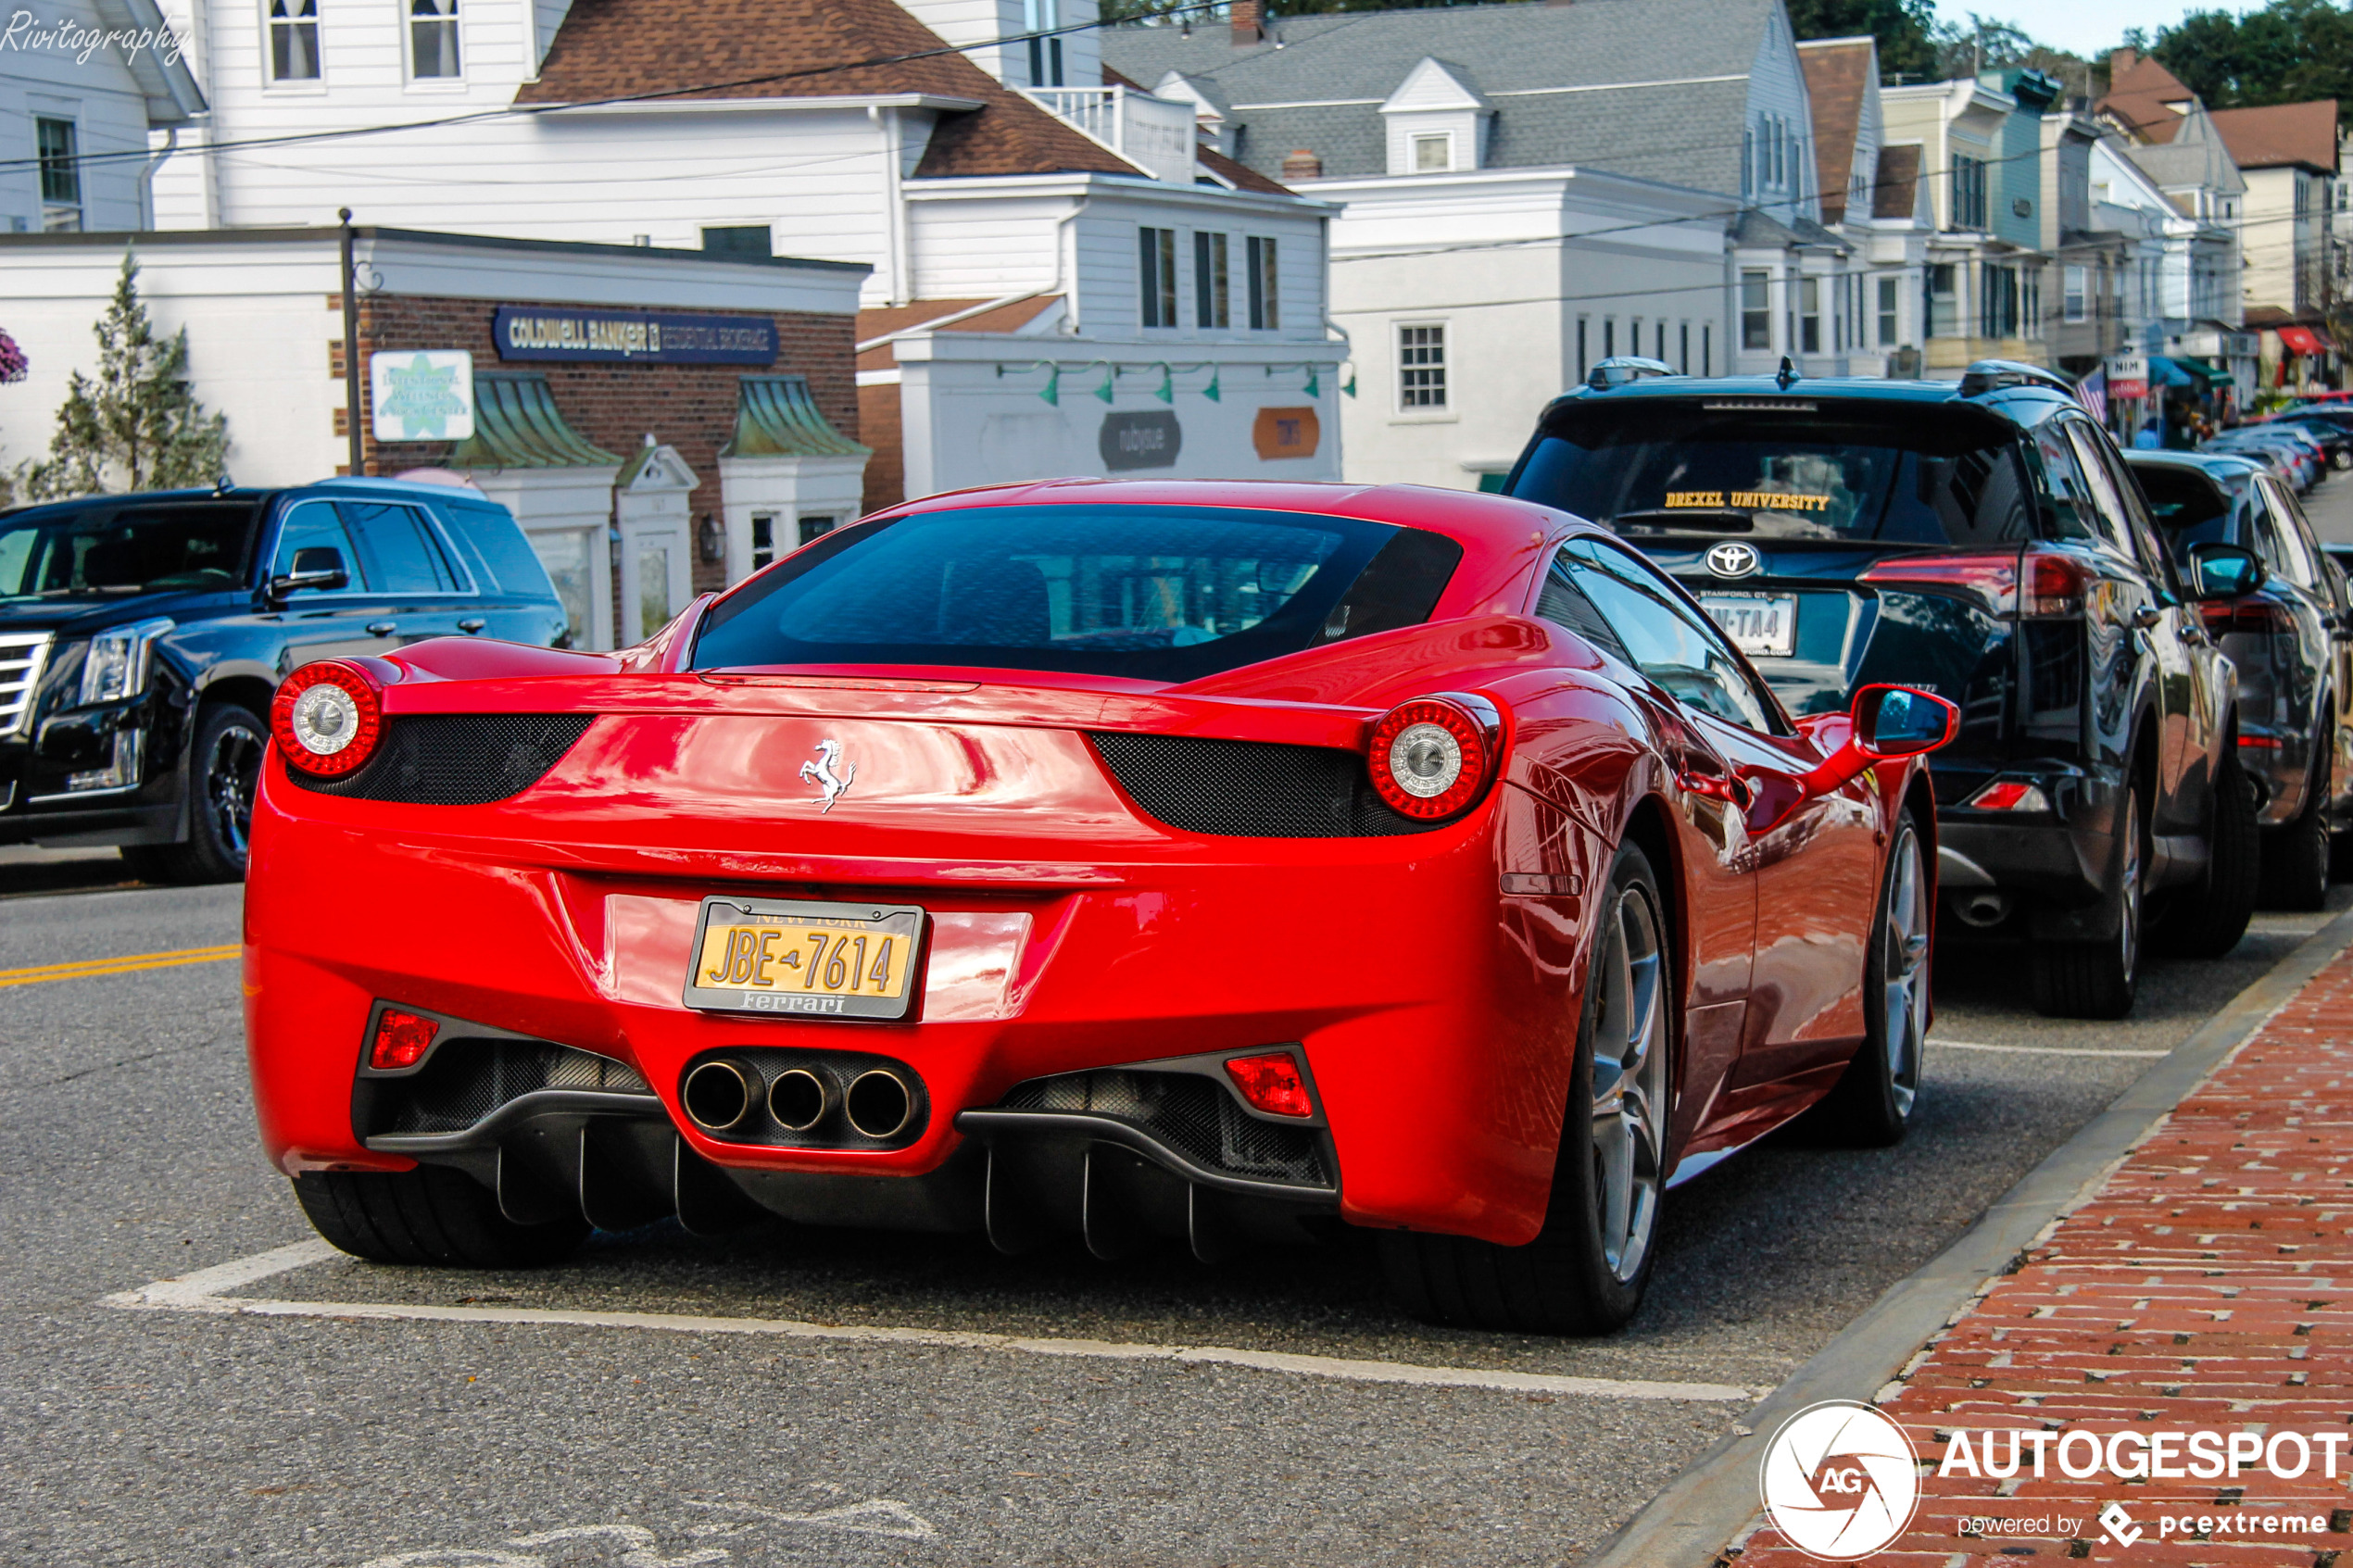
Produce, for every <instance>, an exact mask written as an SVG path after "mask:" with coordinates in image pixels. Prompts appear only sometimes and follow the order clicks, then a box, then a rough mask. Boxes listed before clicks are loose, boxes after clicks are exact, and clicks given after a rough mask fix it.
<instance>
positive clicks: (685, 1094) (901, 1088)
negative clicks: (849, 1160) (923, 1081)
mask: <svg viewBox="0 0 2353 1568" xmlns="http://www.w3.org/2000/svg"><path fill="white" fill-rule="evenodd" d="M678 1098H679V1103H680V1104H681V1105H683V1106H684V1107H685V1108H686V1119H687V1120H688V1121H690V1122H692V1123H694V1124H695V1125H696V1126H698V1127H699V1128H701V1129H702V1130H703V1131H704V1132H706V1133H711V1134H713V1135H717V1134H724V1133H730V1132H736V1131H739V1130H740V1129H742V1128H743V1127H744V1126H745V1124H746V1123H749V1122H750V1121H752V1119H753V1118H752V1112H753V1110H756V1109H757V1108H758V1107H760V1106H761V1104H762V1103H763V1101H764V1103H765V1104H766V1106H767V1110H768V1119H769V1120H770V1121H771V1122H774V1123H775V1124H776V1125H777V1126H778V1127H779V1128H781V1129H783V1130H784V1131H786V1132H787V1133H806V1132H811V1131H813V1130H814V1129H815V1128H816V1127H818V1126H819V1125H820V1124H821V1123H824V1121H825V1119H826V1118H827V1117H829V1116H831V1115H832V1114H833V1112H834V1110H835V1105H836V1094H835V1088H834V1085H833V1081H832V1080H831V1079H830V1078H828V1077H826V1076H824V1074H821V1073H814V1072H812V1071H811V1070H810V1069H808V1068H806V1067H787V1068H786V1069H785V1070H784V1071H783V1072H782V1073H777V1074H776V1076H775V1077H774V1078H772V1079H770V1080H769V1081H768V1086H767V1091H766V1093H765V1095H764V1096H763V1095H762V1093H761V1080H760V1073H759V1072H758V1071H757V1070H756V1069H754V1068H752V1067H750V1066H749V1065H748V1064H746V1063H743V1062H739V1061H734V1060H729V1059H727V1058H726V1057H714V1058H712V1059H711V1060H709V1061H706V1062H702V1063H700V1064H698V1066H696V1067H695V1069H694V1070H693V1071H692V1072H690V1073H687V1074H686V1082H685V1083H684V1084H682V1085H679V1093H678ZM839 1105H840V1110H841V1114H842V1119H843V1120H844V1121H846V1122H848V1123H849V1127H850V1130H851V1131H852V1132H854V1133H856V1134H857V1135H859V1136H860V1137H863V1138H873V1139H875V1141H876V1142H881V1141H882V1140H884V1139H887V1138H895V1137H897V1136H898V1135H900V1134H901V1133H903V1132H905V1131H906V1130H907V1124H908V1123H910V1122H912V1121H913V1120H914V1116H915V1091H914V1088H913V1086H912V1085H910V1084H909V1083H908V1082H907V1080H906V1079H905V1078H904V1077H903V1076H901V1075H900V1073H895V1072H893V1071H892V1070H891V1069H889V1068H887V1067H875V1068H869V1069H868V1070H867V1071H865V1072H863V1073H859V1074H858V1075H857V1076H856V1077H854V1078H852V1079H851V1080H850V1081H849V1088H848V1089H846V1090H843V1091H841V1093H840V1096H839Z"/></svg>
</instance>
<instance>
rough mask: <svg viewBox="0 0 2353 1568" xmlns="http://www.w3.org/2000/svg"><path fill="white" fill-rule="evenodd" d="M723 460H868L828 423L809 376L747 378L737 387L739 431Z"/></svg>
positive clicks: (868, 453) (866, 452) (867, 452)
mask: <svg viewBox="0 0 2353 1568" xmlns="http://www.w3.org/2000/svg"><path fill="white" fill-rule="evenodd" d="M719 455H720V456H721V457H723V458H867V457H872V456H873V455H874V449H873V448H872V447H867V446H861V445H858V443H856V442H855V441H852V440H850V439H849V437H848V436H846V435H844V434H842V433H841V432H839V431H837V430H836V429H835V428H834V427H833V426H832V425H831V424H829V423H828V422H826V420H825V416H824V412H823V411H822V410H820V409H819V408H818V407H817V399H816V398H815V397H813V396H812V395H810V391H809V378H808V377H806V376H746V377H744V378H743V380H742V381H741V382H739V383H736V433H735V436H734V437H733V439H731V440H730V441H729V442H728V443H727V445H724V446H722V447H721V448H720V449H719Z"/></svg>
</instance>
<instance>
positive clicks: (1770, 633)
mask: <svg viewBox="0 0 2353 1568" xmlns="http://www.w3.org/2000/svg"><path fill="white" fill-rule="evenodd" d="M1699 608H1702V609H1704V610H1705V611H1707V613H1708V615H1709V617H1710V618H1711V619H1712V620H1714V621H1715V622H1716V624H1717V625H1718V626H1721V627H1722V628H1724V634H1725V635H1726V636H1728V637H1730V638H1731V639H1732V643H1733V646H1736V647H1738V648H1739V649H1740V650H1741V652H1743V653H1744V654H1746V655H1748V656H1749V657H1750V658H1751V659H1756V658H1760V657H1762V658H1769V659H1787V658H1788V657H1789V656H1790V654H1791V653H1792V652H1793V651H1794V650H1795V648H1796V646H1797V596H1796V595H1795V594H1702V595H1700V596H1699Z"/></svg>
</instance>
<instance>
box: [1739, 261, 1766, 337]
mask: <svg viewBox="0 0 2353 1568" xmlns="http://www.w3.org/2000/svg"><path fill="white" fill-rule="evenodd" d="M1771 296H1772V287H1771V284H1770V282H1768V279H1767V277H1766V275H1765V274H1764V273H1763V272H1756V271H1749V272H1743V273H1742V274H1741V346H1742V347H1743V348H1770V347H1772V346H1773V307H1772V303H1771Z"/></svg>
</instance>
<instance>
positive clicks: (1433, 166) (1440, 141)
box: [1414, 131, 1454, 174]
mask: <svg viewBox="0 0 2353 1568" xmlns="http://www.w3.org/2000/svg"><path fill="white" fill-rule="evenodd" d="M1453 167H1454V133H1453V132H1451V131H1441V132H1438V133H1437V134H1436V135H1432V136H1416V137H1415V138H1414V172H1415V173H1416V174H1443V173H1445V172H1446V171H1447V170H1448V169H1452V168H1453Z"/></svg>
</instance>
